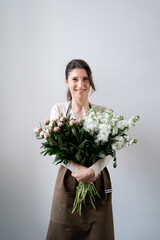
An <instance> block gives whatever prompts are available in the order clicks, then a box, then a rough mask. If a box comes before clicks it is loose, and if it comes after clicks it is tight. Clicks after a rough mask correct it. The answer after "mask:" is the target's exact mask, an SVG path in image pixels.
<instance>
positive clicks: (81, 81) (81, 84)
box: [78, 79, 84, 89]
mask: <svg viewBox="0 0 160 240" xmlns="http://www.w3.org/2000/svg"><path fill="white" fill-rule="evenodd" d="M83 86H84V83H83V80H82V79H79V80H78V88H79V89H81V88H83Z"/></svg>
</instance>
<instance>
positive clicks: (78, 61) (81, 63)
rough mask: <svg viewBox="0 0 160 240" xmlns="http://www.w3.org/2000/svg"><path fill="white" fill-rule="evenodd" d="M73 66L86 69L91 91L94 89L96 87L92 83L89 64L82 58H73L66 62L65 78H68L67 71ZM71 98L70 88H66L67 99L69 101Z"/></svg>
mask: <svg viewBox="0 0 160 240" xmlns="http://www.w3.org/2000/svg"><path fill="white" fill-rule="evenodd" d="M75 68H83V69H85V70H86V72H87V74H88V78H89V82H90V85H91V87H92V91H93V90H94V91H95V90H96V88H95V85H94V82H93V79H92V72H91V69H90V67H89V65H88V64H87V63H86V62H85V61H84V60H82V59H73V60H72V61H70V62H69V63H68V64H67V66H66V70H65V76H66V79H67V80H68V76H69V73H70V72H71V71H72V70H73V69H75ZM71 100H72V95H71V92H70V90H69V89H68V91H67V101H71Z"/></svg>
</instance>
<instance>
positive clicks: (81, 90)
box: [75, 89, 86, 93]
mask: <svg viewBox="0 0 160 240" xmlns="http://www.w3.org/2000/svg"><path fill="white" fill-rule="evenodd" d="M85 90H86V89H76V90H75V91H76V92H80V93H82V92H84V91H85Z"/></svg>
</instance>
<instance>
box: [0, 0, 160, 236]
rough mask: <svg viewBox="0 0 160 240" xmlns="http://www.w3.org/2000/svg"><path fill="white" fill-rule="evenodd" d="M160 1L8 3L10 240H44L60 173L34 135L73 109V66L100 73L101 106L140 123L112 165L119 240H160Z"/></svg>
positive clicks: (5, 162)
mask: <svg viewBox="0 0 160 240" xmlns="http://www.w3.org/2000/svg"><path fill="white" fill-rule="evenodd" d="M159 12H160V1H156V0H150V1H147V0H146V1H145V0H132V1H127V0H126V1H124V0H122V1H121V0H120V1H118V0H113V1H108V0H104V1H102V0H97V1H95V0H94V1H93V0H92V1H91V0H85V1H84V0H81V1H75V0H68V1H65V0H57V1H53V0H52V1H51V0H50V1H49V0H45V1H44V0H37V1H36V0H32V1H31V0H26V1H24V0H19V1H18V0H5V1H4V0H1V1H0V27H1V31H0V34H1V38H0V41H1V44H0V48H1V54H0V58H1V63H0V66H1V73H0V74H1V101H0V104H1V138H0V139H1V144H0V146H1V161H0V188H1V189H0V239H1V240H9V239H12V240H22V239H23V240H44V239H45V237H46V233H47V229H48V224H49V219H50V211H51V203H52V196H53V191H54V186H55V181H56V176H57V173H58V169H59V166H55V165H53V164H52V158H51V157H43V156H42V155H40V151H41V149H40V141H38V140H36V138H35V136H34V133H33V129H34V127H36V126H37V125H39V122H42V121H43V120H44V119H45V118H49V116H50V111H51V108H52V105H53V104H55V103H58V102H64V101H66V91H67V88H66V86H65V84H64V77H65V75H64V71H65V67H66V65H67V63H68V62H69V61H71V60H72V59H75V58H79V59H84V60H85V61H86V62H87V63H88V64H89V65H90V67H91V69H92V72H93V79H94V81H95V85H96V87H97V91H96V92H95V93H94V94H93V95H92V96H91V97H90V98H89V100H90V101H91V102H92V103H96V104H101V105H104V106H106V107H109V108H112V109H114V110H115V112H116V113H117V114H122V115H123V116H124V117H125V118H127V119H128V118H130V117H131V116H132V115H140V117H141V119H140V121H139V122H138V123H137V126H136V127H135V128H133V130H132V131H131V134H130V136H132V137H137V138H138V143H137V144H136V145H134V146H133V147H130V148H126V149H123V150H121V151H119V152H118V153H117V158H118V167H117V168H116V169H113V167H112V163H110V164H109V166H108V169H109V172H110V176H111V180H112V187H113V195H112V196H113V198H112V199H113V214H114V227H115V238H116V240H126V239H129V240H151V239H154V240H159V239H160V230H159V222H160V207H159V203H160V188H159V183H160V176H159V167H160V159H159V149H160V148H159V133H160V129H159V118H160V110H159V106H158V103H159V102H160V96H159V95H160V94H159V89H160V72H159V69H160V66H159V61H160V45H159V43H160V31H159V29H160V28H159V23H160V14H159Z"/></svg>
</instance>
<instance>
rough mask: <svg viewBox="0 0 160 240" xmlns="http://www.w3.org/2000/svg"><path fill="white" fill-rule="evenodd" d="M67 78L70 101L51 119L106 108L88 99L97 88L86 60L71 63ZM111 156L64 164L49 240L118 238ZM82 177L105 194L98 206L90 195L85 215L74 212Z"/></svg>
mask: <svg viewBox="0 0 160 240" xmlns="http://www.w3.org/2000/svg"><path fill="white" fill-rule="evenodd" d="M64 81H65V84H66V85H67V87H68V93H67V100H68V101H67V102H65V103H57V104H54V105H53V107H52V110H51V115H50V120H54V119H56V118H57V117H58V115H60V114H61V113H63V115H64V116H65V115H66V116H68V115H69V114H71V118H73V119H83V113H84V112H85V110H86V107H92V106H95V108H96V110H97V111H98V110H99V109H100V108H102V109H104V110H106V108H105V107H103V106H98V105H95V104H91V103H90V102H89V100H88V93H89V91H90V88H92V90H94V91H95V85H94V83H93V79H92V72H91V69H90V67H89V65H88V64H87V63H86V62H85V61H84V60H81V59H74V60H72V61H71V62H69V63H68V65H67V66H66V71H65V79H64ZM111 159H112V158H111V157H109V158H106V159H101V160H98V161H97V162H96V163H94V164H93V165H92V166H90V167H89V168H88V167H85V166H82V165H80V164H74V163H73V162H72V161H69V163H68V164H67V165H64V164H61V165H60V168H59V172H58V176H57V180H56V184H55V189H54V196H53V202H52V211H51V219H50V223H49V228H48V233H47V240H75V239H76V240H88V239H92V240H99V239H107V240H114V228H113V216H112V187H111V181H110V176H109V172H108V170H107V168H106V165H107V164H108V163H109V162H110V161H111ZM78 181H81V182H86V183H89V184H94V185H95V187H96V189H97V191H98V193H99V194H100V196H101V199H97V201H96V210H94V209H93V208H92V205H91V204H90V198H89V196H88V195H87V197H86V206H83V209H82V214H81V216H79V214H78V213H77V212H74V214H72V213H71V211H72V207H73V202H74V198H75V193H76V188H77V185H78Z"/></svg>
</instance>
